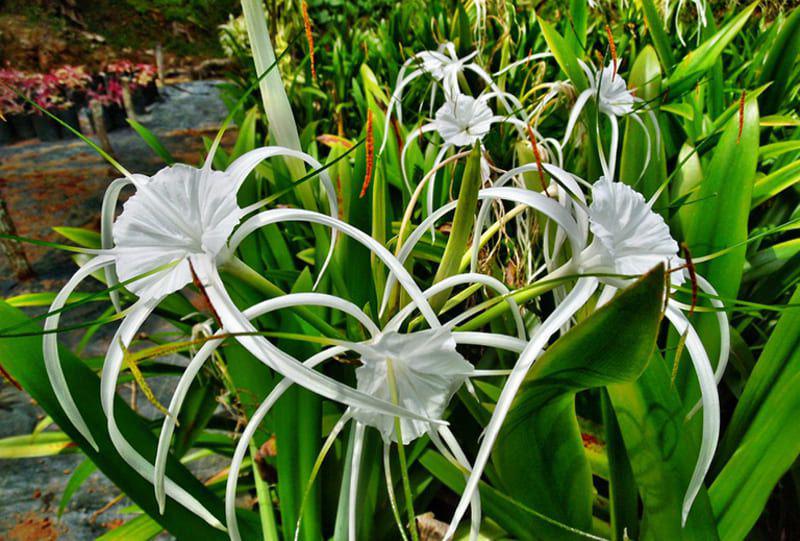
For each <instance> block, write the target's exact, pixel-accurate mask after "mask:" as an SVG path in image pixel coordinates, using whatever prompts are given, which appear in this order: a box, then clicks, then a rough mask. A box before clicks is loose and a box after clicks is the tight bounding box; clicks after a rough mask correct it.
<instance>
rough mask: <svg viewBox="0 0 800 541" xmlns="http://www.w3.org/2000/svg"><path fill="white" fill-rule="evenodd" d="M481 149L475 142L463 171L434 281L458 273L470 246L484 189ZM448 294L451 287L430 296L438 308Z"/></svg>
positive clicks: (432, 303)
mask: <svg viewBox="0 0 800 541" xmlns="http://www.w3.org/2000/svg"><path fill="white" fill-rule="evenodd" d="M482 182H483V181H482V179H481V149H480V146H479V145H476V146H475V147H474V148H473V149H472V152H470V154H469V157H468V158H467V164H466V167H465V168H464V174H463V176H462V177H461V188H460V190H459V192H458V203H457V204H456V210H455V215H454V216H453V227H452V228H451V230H450V237H449V238H448V239H447V246H446V247H445V249H444V256H442V262H441V263H440V264H439V268H438V269H437V270H436V276H435V277H434V279H433V282H434V283H436V282H441V281H442V280H444V279H445V278H448V277H450V276H453V275H454V274H457V273H458V269H459V267H460V265H461V259H462V257H463V256H464V254H465V253H467V252H468V250H469V238H470V235H471V234H472V226H473V224H474V223H475V211H476V209H477V207H478V192H479V191H480V189H481V184H482ZM447 297H449V291H442V292H441V293H440V294H438V295H436V296H434V297H433V298H432V299H431V306H432V307H433V308H434V310H438V309H439V308H441V306H442V305H444V303H445V301H446V300H447Z"/></svg>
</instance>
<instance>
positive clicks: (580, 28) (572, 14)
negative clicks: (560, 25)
mask: <svg viewBox="0 0 800 541" xmlns="http://www.w3.org/2000/svg"><path fill="white" fill-rule="evenodd" d="M567 17H569V24H568V25H567V35H566V42H567V43H568V44H569V46H570V47H571V48H572V54H574V55H575V56H576V57H577V58H583V57H584V56H585V54H584V50H585V49H586V29H587V23H588V18H589V4H588V2H586V1H585V0H569V11H567Z"/></svg>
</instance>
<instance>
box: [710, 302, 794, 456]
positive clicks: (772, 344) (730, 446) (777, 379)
mask: <svg viewBox="0 0 800 541" xmlns="http://www.w3.org/2000/svg"><path fill="white" fill-rule="evenodd" d="M789 304H791V305H793V307H792V308H787V309H786V310H784V311H783V313H782V314H781V317H780V319H779V320H778V324H777V325H776V326H775V329H774V330H773V331H772V332H771V333H770V337H769V340H767V344H766V346H765V347H764V351H763V352H762V353H761V356H760V357H759V359H758V362H757V363H756V366H755V368H754V369H753V372H752V373H751V374H750V377H749V378H748V380H747V385H745V388H744V392H743V393H742V396H741V397H740V398H739V402H738V403H737V404H736V409H735V410H734V411H733V417H732V418H731V421H730V424H729V425H728V429H727V430H726V431H725V435H724V436H723V438H722V442H721V444H720V447H719V451H718V452H717V464H724V463H725V462H726V461H727V460H728V458H729V457H731V456H732V455H733V454H734V452H735V451H736V449H737V447H738V446H739V444H740V442H741V440H742V439H743V438H744V437H745V434H747V433H748V431H749V430H750V427H751V426H752V424H753V422H754V419H755V418H756V416H757V415H758V414H759V412H760V411H762V410H764V408H765V405H764V404H765V402H766V401H767V398H768V397H769V396H770V395H771V394H773V393H775V392H778V390H779V389H780V388H784V389H788V391H787V392H789V394H796V393H795V391H794V390H791V388H787V387H785V384H786V381H787V380H789V379H791V378H792V377H794V375H795V374H797V373H800V307H799V306H798V305H800V288H797V290H795V293H794V295H793V296H792V298H791V300H790V301H789Z"/></svg>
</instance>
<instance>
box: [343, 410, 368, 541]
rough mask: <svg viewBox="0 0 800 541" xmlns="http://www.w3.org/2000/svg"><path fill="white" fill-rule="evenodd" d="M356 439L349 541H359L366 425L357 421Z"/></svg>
mask: <svg viewBox="0 0 800 541" xmlns="http://www.w3.org/2000/svg"><path fill="white" fill-rule="evenodd" d="M355 427H356V428H355V431H356V432H355V437H354V438H353V456H352V457H351V460H350V487H349V490H348V496H347V502H348V503H347V537H348V539H349V541H357V539H356V533H357V532H356V530H357V528H358V523H357V522H356V509H357V504H358V477H359V474H360V473H361V454H362V452H363V450H364V425H363V424H361V423H359V422H358V421H355Z"/></svg>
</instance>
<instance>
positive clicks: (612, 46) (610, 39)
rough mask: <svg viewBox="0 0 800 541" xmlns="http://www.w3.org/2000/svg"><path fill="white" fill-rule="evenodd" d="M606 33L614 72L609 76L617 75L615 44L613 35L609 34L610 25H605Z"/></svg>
mask: <svg viewBox="0 0 800 541" xmlns="http://www.w3.org/2000/svg"><path fill="white" fill-rule="evenodd" d="M606 35H607V36H608V48H609V49H611V60H612V61H613V62H614V72H613V73H612V75H611V78H612V79H613V78H614V77H616V76H617V46H616V45H615V44H614V36H613V35H612V34H611V27H610V26H608V25H606Z"/></svg>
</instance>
